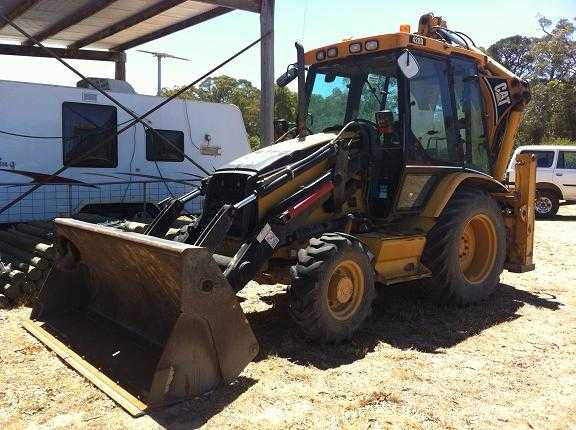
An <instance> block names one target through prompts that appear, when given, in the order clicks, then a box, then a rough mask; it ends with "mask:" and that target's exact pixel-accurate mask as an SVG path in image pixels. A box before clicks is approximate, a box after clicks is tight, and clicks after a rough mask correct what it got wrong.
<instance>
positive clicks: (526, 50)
mask: <svg viewBox="0 0 576 430" xmlns="http://www.w3.org/2000/svg"><path fill="white" fill-rule="evenodd" d="M535 40H536V39H535V38H531V37H525V36H519V35H516V36H511V37H506V38H504V39H500V40H499V41H498V42H496V43H495V44H493V45H492V46H490V47H489V48H488V50H487V53H488V55H489V56H490V57H492V58H494V59H495V60H496V61H498V62H499V63H500V64H502V65H503V66H504V67H506V68H507V69H508V70H510V71H512V72H514V73H515V74H516V75H518V76H520V77H521V78H526V77H528V76H529V75H531V74H532V72H533V70H534V56H533V54H532V45H533V44H534V41H535Z"/></svg>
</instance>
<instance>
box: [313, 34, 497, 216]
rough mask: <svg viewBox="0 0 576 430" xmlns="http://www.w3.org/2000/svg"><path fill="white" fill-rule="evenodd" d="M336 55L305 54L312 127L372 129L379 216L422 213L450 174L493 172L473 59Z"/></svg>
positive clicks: (371, 164) (373, 207)
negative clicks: (353, 125)
mask: <svg viewBox="0 0 576 430" xmlns="http://www.w3.org/2000/svg"><path fill="white" fill-rule="evenodd" d="M387 36H389V35H387ZM382 37H385V36H382ZM421 39H423V38H421ZM353 45H359V46H365V47H366V46H368V42H364V43H363V44H362V43H355V42H350V45H349V46H350V47H351V46H353ZM330 50H331V48H321V49H320V50H316V51H312V52H310V53H308V54H306V57H307V64H310V66H309V68H308V75H307V78H306V103H307V110H306V115H307V120H306V126H307V128H308V133H312V134H316V133H321V132H326V131H330V132H338V131H339V130H341V129H342V128H343V127H344V126H345V125H346V124H348V123H349V122H351V121H358V122H359V123H360V126H361V127H362V128H369V129H370V130H371V133H369V135H370V136H371V138H370V142H368V143H367V145H369V151H368V154H369V160H368V169H367V174H368V175H369V178H368V179H369V180H368V181H367V183H368V184H370V186H369V187H368V189H367V190H365V191H366V198H367V203H368V206H369V210H370V212H371V214H372V215H373V216H374V217H375V218H388V217H390V216H393V215H398V216H401V215H402V214H405V213H414V212H419V211H421V210H422V209H423V207H422V206H423V202H425V201H426V198H427V196H428V195H429V193H430V192H431V191H432V189H433V188H434V186H435V184H436V183H437V182H438V180H439V179H440V177H441V176H442V174H445V173H446V172H448V171H450V169H454V168H463V169H470V170H474V171H476V172H482V173H486V174H490V171H491V163H490V159H489V156H488V150H487V143H486V142H487V138H486V136H487V133H486V132H485V124H484V112H483V105H482V96H481V92H480V91H481V90H480V82H479V73H478V69H477V64H476V62H475V61H474V59H472V58H467V57H465V56H463V55H454V54H451V55H446V56H440V55H430V54H427V53H425V52H422V51H419V50H417V49H412V50H408V49H398V48H396V49H390V50H385V51H377V52H363V53H361V54H357V55H350V54H349V55H337V56H336V58H332V59H331V58H329V55H327V52H328V53H329V51H330ZM322 52H323V54H320V53H322ZM311 58H312V59H313V60H312V61H311ZM431 167H434V169H431Z"/></svg>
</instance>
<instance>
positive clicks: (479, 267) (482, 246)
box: [458, 214, 498, 283]
mask: <svg viewBox="0 0 576 430" xmlns="http://www.w3.org/2000/svg"><path fill="white" fill-rule="evenodd" d="M497 247H498V244H497V240H496V226H495V225H494V223H493V222H492V220H491V219H490V218H489V217H488V216H486V215H484V214H478V215H475V216H474V217H472V218H470V219H469V220H468V222H467V223H466V225H465V226H464V229H463V230H462V234H461V236H460V245H459V247H458V257H459V260H460V270H461V271H462V273H463V274H464V277H465V278H466V279H467V280H468V282H471V283H480V282H482V281H483V280H484V279H486V277H487V276H488V275H489V274H490V272H491V271H492V268H493V267H494V262H495V261H496V251H497Z"/></svg>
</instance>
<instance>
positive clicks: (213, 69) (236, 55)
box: [0, 14, 270, 214]
mask: <svg viewBox="0 0 576 430" xmlns="http://www.w3.org/2000/svg"><path fill="white" fill-rule="evenodd" d="M0 18H1V19H2V20H3V21H4V22H5V23H7V24H9V25H10V26H11V27H13V28H15V29H16V30H18V31H19V32H20V33H22V34H23V35H24V36H27V37H29V38H32V40H33V41H34V43H36V44H37V45H38V46H40V47H41V48H43V49H44V50H45V51H46V52H47V53H49V54H50V56H52V57H54V58H56V59H57V60H58V61H59V62H60V63H62V64H64V65H65V66H66V67H67V68H69V69H70V70H72V71H73V72H74V73H76V74H78V75H80V76H83V75H82V74H81V73H80V72H78V71H77V70H76V69H74V68H73V67H72V66H70V65H69V64H68V63H66V62H65V61H64V60H62V59H61V58H60V57H58V55H57V54H55V53H54V52H52V51H51V50H50V49H48V48H46V47H45V46H44V45H42V43H40V42H39V41H38V40H36V39H35V38H33V37H32V36H30V35H29V34H28V33H26V32H25V31H24V30H23V29H21V28H20V27H19V26H18V25H16V24H14V23H13V22H12V21H10V20H9V19H7V18H6V17H5V16H4V15H2V14H0ZM269 34H270V32H268V33H266V34H264V35H263V36H261V37H259V38H258V39H256V40H255V41H254V42H252V43H250V44H249V45H247V46H245V47H244V48H243V49H241V50H240V51H238V52H236V53H235V54H234V55H232V56H231V57H228V58H227V59H226V60H224V61H223V62H221V63H220V64H218V65H217V66H215V67H213V68H212V69H210V70H209V71H208V72H206V73H205V74H204V75H202V76H200V77H199V78H198V79H196V80H195V81H193V82H192V83H190V84H189V85H187V86H186V87H184V88H181V89H180V90H179V91H177V92H176V93H174V94H173V95H172V96H170V97H168V98H167V99H166V100H164V101H163V102H161V103H159V104H158V105H156V106H155V107H154V108H152V109H150V110H148V111H147V112H145V113H144V114H143V115H140V116H138V117H136V118H135V120H134V121H132V122H130V124H128V125H127V126H125V127H123V128H122V129H121V130H120V131H118V132H117V133H116V136H118V135H120V134H121V133H123V132H125V131H126V130H128V129H129V128H131V127H132V126H133V125H135V124H136V123H138V122H141V123H143V119H144V118H146V117H147V116H149V115H150V114H152V113H154V112H156V111H157V110H159V109H161V108H162V107H163V106H165V105H166V104H168V103H169V102H171V101H172V100H174V99H175V98H176V97H179V96H180V95H182V94H183V93H184V92H186V91H188V90H189V89H190V88H192V87H193V86H194V85H196V84H197V83H198V82H200V81H202V80H204V79H206V78H207V77H208V76H210V75H211V74H212V73H214V72H215V71H217V70H219V69H221V68H222V67H224V66H225V65H227V64H228V63H230V62H232V61H233V60H235V59H236V58H238V57H239V56H240V55H242V54H243V53H244V52H246V51H248V50H249V49H251V48H252V47H254V46H256V45H257V44H258V43H260V42H261V41H262V39H263V38H264V37H267V36H268V35H269ZM88 82H89V83H90V84H91V85H92V83H91V82H90V81H88ZM97 90H99V89H98V88H97ZM99 91H100V90H99ZM103 94H104V95H105V96H106V97H107V98H109V95H108V94H106V93H105V92H103ZM130 113H131V114H132V112H131V111H130ZM146 125H147V124H146ZM110 140H112V138H109V139H106V140H104V141H103V142H100V143H99V144H98V145H96V146H94V147H93V148H92V149H91V150H89V151H87V152H86V153H84V154H83V155H82V156H80V157H78V160H75V161H80V160H82V159H84V158H86V157H87V156H88V155H91V154H92V153H93V152H95V151H96V150H97V149H100V148H101V147H103V145H104V144H106V143H108V141H110ZM170 144H171V142H170ZM184 156H185V157H186V158H187V159H188V160H189V161H190V162H192V163H193V164H194V165H196V166H197V167H199V168H200V169H201V170H204V171H205V169H203V168H202V166H200V165H198V164H197V163H196V162H195V161H194V160H192V159H190V157H188V156H187V155H186V154H184ZM68 168H69V166H63V167H61V168H60V169H58V170H56V171H55V172H53V173H52V174H51V175H50V177H49V178H47V182H49V181H50V180H52V179H54V178H56V177H57V176H58V175H60V174H61V173H62V172H64V171H66V170H68ZM205 173H206V174H209V173H208V172H206V171H205ZM43 185H44V183H40V184H36V185H34V186H32V187H30V188H29V189H28V190H27V191H25V192H23V193H21V194H20V195H19V196H18V197H16V198H15V199H13V200H12V201H11V202H10V203H7V204H6V205H4V206H2V207H1V208H0V214H1V213H4V212H5V211H7V210H8V209H10V208H11V207H13V206H14V205H16V204H17V203H18V202H20V201H22V200H23V199H25V198H26V197H27V196H29V195H30V194H32V193H33V192H35V191H36V190H37V189H38V188H40V187H42V186H43Z"/></svg>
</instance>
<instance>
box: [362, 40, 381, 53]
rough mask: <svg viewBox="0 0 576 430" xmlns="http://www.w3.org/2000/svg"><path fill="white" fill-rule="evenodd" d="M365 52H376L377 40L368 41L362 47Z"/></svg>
mask: <svg viewBox="0 0 576 430" xmlns="http://www.w3.org/2000/svg"><path fill="white" fill-rule="evenodd" d="M364 48H365V49H366V51H376V50H377V49H378V41H377V40H369V41H368V42H366V44H365V45H364Z"/></svg>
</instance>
